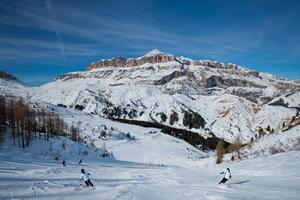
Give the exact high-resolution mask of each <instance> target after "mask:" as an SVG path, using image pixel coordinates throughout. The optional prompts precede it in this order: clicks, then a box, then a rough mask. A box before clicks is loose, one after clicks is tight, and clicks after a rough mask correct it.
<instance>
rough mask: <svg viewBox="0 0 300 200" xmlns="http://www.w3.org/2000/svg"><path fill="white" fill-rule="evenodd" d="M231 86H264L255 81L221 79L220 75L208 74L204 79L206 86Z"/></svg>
mask: <svg viewBox="0 0 300 200" xmlns="http://www.w3.org/2000/svg"><path fill="white" fill-rule="evenodd" d="M233 86H239V87H256V88H265V86H261V85H257V84H255V83H252V82H249V81H246V80H242V79H230V78H227V79H223V78H222V77H220V76H210V77H209V78H208V79H207V80H206V87H208V88H211V87H233Z"/></svg>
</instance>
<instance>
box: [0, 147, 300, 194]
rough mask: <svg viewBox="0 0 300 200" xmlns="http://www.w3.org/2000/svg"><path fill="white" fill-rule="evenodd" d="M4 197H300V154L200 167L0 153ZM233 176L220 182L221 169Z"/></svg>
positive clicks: (207, 162) (208, 162)
mask: <svg viewBox="0 0 300 200" xmlns="http://www.w3.org/2000/svg"><path fill="white" fill-rule="evenodd" d="M0 158H1V162H0V180H1V182H0V191H1V192H0V199H72V200H75V199H143V200H146V199H150V200H152V199H203V200H205V199H214V200H218V199H225V200H226V199H230V200H232V199H238V200H240V199H249V200H253V199H270V200H275V199H280V200H282V199H289V200H292V199H295V200H296V199H299V195H300V170H299V164H300V152H288V153H282V154H277V155H274V156H271V157H268V158H262V159H256V160H246V161H241V162H235V163H232V164H229V163H224V164H221V165H217V166H216V165H212V159H211V158H208V159H203V160H202V162H201V163H202V164H201V166H200V167H198V168H182V167H176V166H158V165H149V164H139V163H134V162H123V161H115V160H98V161H97V160H94V161H92V160H86V161H84V162H83V163H82V166H79V165H78V164H77V162H75V161H74V162H69V163H67V167H66V168H64V167H62V165H61V164H60V162H58V161H55V160H47V159H33V158H28V157H26V156H18V157H14V156H11V154H10V153H9V152H5V151H1V153H0ZM227 167H229V168H231V171H232V179H230V180H229V181H228V182H227V184H226V185H223V186H218V185H217V183H218V181H219V180H220V179H221V178H222V175H219V172H220V171H222V170H223V169H224V168H227ZM81 168H85V169H86V170H87V171H89V172H90V173H91V174H92V182H93V183H94V184H95V185H96V187H95V188H93V189H92V188H87V187H84V186H83V185H81V184H82V182H81V181H80V180H79V179H80V169H81Z"/></svg>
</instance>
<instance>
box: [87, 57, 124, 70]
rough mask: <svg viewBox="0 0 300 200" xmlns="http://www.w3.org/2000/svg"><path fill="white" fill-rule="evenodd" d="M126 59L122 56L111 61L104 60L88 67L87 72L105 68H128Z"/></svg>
mask: <svg viewBox="0 0 300 200" xmlns="http://www.w3.org/2000/svg"><path fill="white" fill-rule="evenodd" d="M126 62H127V60H126V58H123V57H122V56H118V57H115V58H113V59H109V60H102V61H100V62H96V63H92V64H90V65H89V66H88V68H87V70H88V71H89V70H92V69H96V68H104V67H125V66H126Z"/></svg>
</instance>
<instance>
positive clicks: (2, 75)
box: [0, 71, 18, 81]
mask: <svg viewBox="0 0 300 200" xmlns="http://www.w3.org/2000/svg"><path fill="white" fill-rule="evenodd" d="M0 78H2V79H4V80H7V81H17V80H18V79H17V78H16V77H15V76H13V75H10V74H8V73H6V72H3V71H0Z"/></svg>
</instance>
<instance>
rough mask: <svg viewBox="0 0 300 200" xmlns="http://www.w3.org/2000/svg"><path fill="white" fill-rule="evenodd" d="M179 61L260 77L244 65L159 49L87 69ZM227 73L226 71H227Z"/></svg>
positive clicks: (116, 58)
mask: <svg viewBox="0 0 300 200" xmlns="http://www.w3.org/2000/svg"><path fill="white" fill-rule="evenodd" d="M171 61H174V62H177V63H178V64H180V65H182V66H184V65H185V66H199V67H200V66H202V67H208V68H213V69H220V70H225V71H226V70H228V71H230V72H229V73H235V74H237V75H239V76H249V77H250V76H252V77H257V78H259V73H258V72H256V71H251V70H248V69H246V68H244V67H241V66H238V65H235V64H232V63H228V64H227V65H225V64H224V63H222V62H217V61H211V60H194V61H193V60H191V59H188V58H184V57H176V56H173V55H170V54H166V53H162V52H160V51H158V50H156V49H155V50H152V51H151V52H149V53H147V54H146V55H144V56H142V57H139V58H129V59H126V58H124V57H122V56H118V57H114V58H112V59H106V60H101V61H97V62H93V63H91V64H90V65H89V66H88V67H87V71H91V70H94V69H101V68H107V67H117V68H122V67H125V68H127V67H128V68H131V67H138V66H142V65H144V64H147V63H148V64H157V63H168V62H171ZM225 73H226V72H225Z"/></svg>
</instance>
